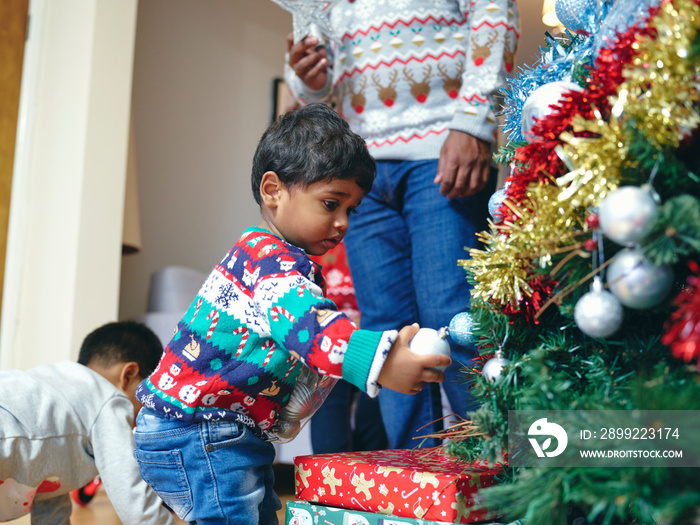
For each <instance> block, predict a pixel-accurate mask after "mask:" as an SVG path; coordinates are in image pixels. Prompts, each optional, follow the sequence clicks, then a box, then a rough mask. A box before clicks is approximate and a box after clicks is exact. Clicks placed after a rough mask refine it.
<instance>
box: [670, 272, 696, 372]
mask: <svg viewBox="0 0 700 525" xmlns="http://www.w3.org/2000/svg"><path fill="white" fill-rule="evenodd" d="M688 265H689V266H690V269H691V271H692V272H693V274H694V275H691V276H690V277H688V280H687V283H688V285H687V286H685V287H684V288H683V290H682V291H681V292H680V293H679V294H678V296H677V297H676V299H675V301H674V304H675V305H676V306H677V307H678V309H677V310H676V311H675V312H674V313H673V314H672V315H671V317H670V318H669V319H668V321H667V322H666V326H665V327H664V328H665V330H666V333H664V335H663V337H662V338H661V342H662V343H663V344H665V345H666V346H670V347H671V352H672V353H673V356H674V357H676V358H678V359H683V361H685V362H686V363H688V362H690V361H692V360H694V359H700V294H698V284H700V267H699V266H698V264H697V263H695V262H694V261H690V262H689V263H688ZM698 365H699V366H700V362H699V363H698Z"/></svg>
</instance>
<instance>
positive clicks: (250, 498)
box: [134, 408, 282, 525]
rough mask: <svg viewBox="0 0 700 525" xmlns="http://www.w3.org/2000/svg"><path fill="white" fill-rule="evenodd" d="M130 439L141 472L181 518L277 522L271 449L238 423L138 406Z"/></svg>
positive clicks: (201, 521) (208, 521)
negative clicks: (184, 418) (186, 418)
mask: <svg viewBox="0 0 700 525" xmlns="http://www.w3.org/2000/svg"><path fill="white" fill-rule="evenodd" d="M134 439H135V441H136V450H135V451H134V456H136V460H137V461H138V463H139V470H140V472H141V476H142V477H143V479H144V480H145V481H146V483H148V484H149V485H150V486H151V487H153V490H155V492H156V494H158V496H160V498H161V499H162V500H163V501H164V502H165V503H166V505H168V506H169V507H170V508H171V509H173V512H175V514H177V515H178V516H179V517H180V519H182V520H185V521H187V522H189V523H193V524H194V523H197V524H207V525H208V524H212V525H213V524H231V525H233V524H240V523H251V524H254V523H259V524H264V525H277V524H278V523H279V522H278V520H277V511H278V510H279V509H280V508H282V505H281V503H280V500H279V498H278V497H277V495H276V494H275V492H274V489H273V485H274V472H273V470H272V462H273V460H274V458H275V449H274V447H273V446H272V444H271V443H268V442H266V441H264V440H262V439H260V438H258V437H257V436H255V435H254V434H253V433H252V432H251V431H250V429H249V428H248V427H246V426H245V425H243V424H242V423H238V422H234V421H206V422H201V423H183V422H181V421H178V420H175V419H170V418H165V417H162V416H161V415H160V414H158V413H156V412H154V411H152V410H149V409H147V408H142V409H141V411H140V412H139V414H138V416H137V418H136V432H135V433H134Z"/></svg>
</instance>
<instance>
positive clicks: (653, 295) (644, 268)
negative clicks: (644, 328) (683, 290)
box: [608, 248, 673, 310]
mask: <svg viewBox="0 0 700 525" xmlns="http://www.w3.org/2000/svg"><path fill="white" fill-rule="evenodd" d="M608 286H609V288H610V291H611V292H612V293H613V294H615V297H617V298H618V300H619V301H620V302H621V303H622V304H624V305H625V306H629V307H630V308H635V309H639V310H641V309H644V308H650V307H652V306H656V305H657V304H659V303H661V302H662V301H663V300H664V299H665V298H666V297H667V296H668V294H669V292H670V291H671V288H672V287H673V269H672V268H671V266H670V265H668V264H662V265H660V266H656V265H654V264H652V263H651V261H649V259H647V258H646V257H645V256H644V255H643V254H642V252H641V251H640V250H639V249H638V248H626V249H624V250H622V251H621V252H619V253H618V254H617V255H615V257H613V260H612V262H611V263H610V266H609V267H608Z"/></svg>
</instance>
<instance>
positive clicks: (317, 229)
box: [268, 179, 364, 255]
mask: <svg viewBox="0 0 700 525" xmlns="http://www.w3.org/2000/svg"><path fill="white" fill-rule="evenodd" d="M362 197H364V191H363V190H362V188H360V186H358V184H357V182H355V179H333V180H331V181H327V180H324V181H319V182H314V183H313V184H311V185H310V186H309V187H308V188H304V187H301V186H292V187H289V188H286V187H284V186H282V187H281V189H280V193H279V196H278V198H277V204H276V208H275V210H274V213H272V214H271V217H269V219H268V223H270V222H271V223H272V224H269V226H273V227H274V229H275V230H276V233H278V234H279V235H281V236H282V238H283V239H284V240H286V241H287V242H288V243H290V244H293V245H294V246H298V247H299V248H302V249H303V250H304V251H305V252H306V253H307V254H309V255H323V254H325V253H326V252H327V251H328V250H330V249H331V248H335V247H336V246H337V245H338V243H339V242H340V241H341V240H343V237H345V233H346V232H347V230H348V218H349V216H350V214H351V213H352V212H353V211H354V210H355V209H356V208H357V207H358V206H359V205H360V202H361V201H362Z"/></svg>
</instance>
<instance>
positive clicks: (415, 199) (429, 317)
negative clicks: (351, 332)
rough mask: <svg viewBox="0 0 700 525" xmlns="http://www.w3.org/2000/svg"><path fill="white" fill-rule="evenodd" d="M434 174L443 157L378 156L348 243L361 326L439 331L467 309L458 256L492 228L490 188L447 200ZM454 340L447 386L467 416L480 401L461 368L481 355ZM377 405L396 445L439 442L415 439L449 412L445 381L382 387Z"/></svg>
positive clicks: (436, 426)
mask: <svg viewBox="0 0 700 525" xmlns="http://www.w3.org/2000/svg"><path fill="white" fill-rule="evenodd" d="M436 173H437V159H435V160H424V161H378V162H377V177H376V179H375V182H374V186H373V187H372V191H371V192H370V193H369V194H368V195H366V196H365V198H364V199H363V201H362V204H361V205H360V206H359V208H358V210H357V211H358V213H357V214H353V215H352V216H351V219H350V227H349V228H348V233H347V235H346V236H345V245H346V248H347V253H348V262H349V265H350V271H351V273H352V279H353V282H354V284H355V294H356V297H357V303H358V308H359V310H360V312H361V313H362V328H366V329H368V330H391V329H400V328H402V327H403V326H406V325H409V324H411V323H414V322H417V323H419V324H420V326H421V327H428V328H434V329H439V328H440V327H443V326H448V325H449V323H450V320H451V319H452V318H453V317H454V316H455V315H456V314H457V313H459V312H461V311H463V310H466V309H467V308H468V307H469V284H468V282H467V275H466V273H465V270H464V269H463V268H462V267H461V266H459V265H458V263H457V261H458V260H459V259H465V258H468V253H467V252H466V251H465V249H466V248H473V247H476V246H477V242H478V241H477V237H476V235H475V234H476V232H478V231H482V230H484V229H486V226H487V223H486V218H487V216H488V197H489V196H490V194H491V192H490V191H489V190H488V189H487V190H484V191H482V192H480V193H479V194H478V195H476V196H472V197H465V198H460V199H452V200H448V199H447V198H446V197H444V196H443V195H442V194H440V189H439V186H438V185H437V184H435V183H433V179H434V178H435V174H436ZM492 179H494V180H493V182H492V185H491V190H492V187H493V184H495V178H494V177H492ZM450 346H451V350H452V364H451V365H450V366H449V367H448V368H447V369H446V370H445V374H446V376H447V378H446V380H445V382H444V383H443V388H444V390H445V394H446V395H447V398H448V400H449V402H450V406H451V407H452V410H453V411H454V412H455V413H456V414H458V415H459V416H462V417H464V416H466V413H467V412H468V411H470V410H474V409H475V408H476V405H475V403H474V401H473V399H472V397H471V396H470V394H469V392H468V389H467V386H466V384H465V380H466V377H465V375H464V374H463V373H461V371H460V368H461V367H462V366H463V365H470V364H471V363H472V361H473V358H474V357H475V355H476V354H475V349H474V348H471V347H463V346H459V345H457V344H455V343H454V342H451V343H450ZM379 403H380V406H381V412H382V418H383V420H384V427H385V429H386V433H387V438H388V441H389V446H390V448H392V449H395V448H414V447H416V446H423V447H429V446H437V445H439V443H440V441H439V440H437V439H425V440H420V439H414V438H416V437H419V436H424V435H427V434H431V433H434V432H437V431H439V430H441V428H442V420H441V418H442V417H443V416H445V415H447V414H443V413H442V402H441V396H440V388H439V385H437V384H435V383H429V384H427V385H426V387H425V388H424V389H423V390H422V391H421V392H420V393H418V394H416V395H408V394H400V393H397V392H393V391H391V390H388V389H386V388H384V389H382V391H381V393H380V394H379ZM419 429H420V430H419Z"/></svg>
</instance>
